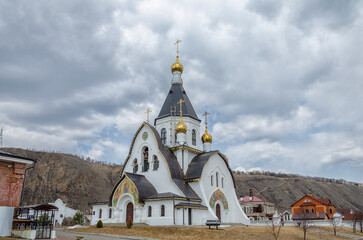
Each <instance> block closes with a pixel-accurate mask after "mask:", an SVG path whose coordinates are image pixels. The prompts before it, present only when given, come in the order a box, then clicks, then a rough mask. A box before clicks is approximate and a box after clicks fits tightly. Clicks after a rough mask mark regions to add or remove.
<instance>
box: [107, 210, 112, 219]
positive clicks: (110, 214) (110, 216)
mask: <svg viewBox="0 0 363 240" xmlns="http://www.w3.org/2000/svg"><path fill="white" fill-rule="evenodd" d="M108 218H112V208H110V210H109V212H108Z"/></svg>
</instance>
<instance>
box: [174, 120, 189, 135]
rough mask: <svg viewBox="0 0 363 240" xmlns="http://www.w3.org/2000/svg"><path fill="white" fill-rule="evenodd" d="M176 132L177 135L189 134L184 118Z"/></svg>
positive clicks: (176, 127)
mask: <svg viewBox="0 0 363 240" xmlns="http://www.w3.org/2000/svg"><path fill="white" fill-rule="evenodd" d="M175 132H176V133H186V132H187V125H185V123H184V122H183V120H182V118H180V121H179V122H178V124H177V125H176V126H175Z"/></svg>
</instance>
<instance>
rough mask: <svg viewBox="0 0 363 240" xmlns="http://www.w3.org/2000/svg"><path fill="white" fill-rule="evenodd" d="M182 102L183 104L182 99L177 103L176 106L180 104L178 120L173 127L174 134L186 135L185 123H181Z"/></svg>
mask: <svg viewBox="0 0 363 240" xmlns="http://www.w3.org/2000/svg"><path fill="white" fill-rule="evenodd" d="M183 102H185V101H184V100H183V99H180V101H179V102H178V104H180V110H179V112H180V120H179V122H178V124H177V125H176V126H175V132H176V133H187V125H185V123H184V122H183V118H182V116H183V105H182V104H183Z"/></svg>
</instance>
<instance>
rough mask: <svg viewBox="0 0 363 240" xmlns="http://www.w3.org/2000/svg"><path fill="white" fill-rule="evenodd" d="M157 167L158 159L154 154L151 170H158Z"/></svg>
mask: <svg viewBox="0 0 363 240" xmlns="http://www.w3.org/2000/svg"><path fill="white" fill-rule="evenodd" d="M158 168H159V160H158V157H157V156H156V155H154V156H153V170H158Z"/></svg>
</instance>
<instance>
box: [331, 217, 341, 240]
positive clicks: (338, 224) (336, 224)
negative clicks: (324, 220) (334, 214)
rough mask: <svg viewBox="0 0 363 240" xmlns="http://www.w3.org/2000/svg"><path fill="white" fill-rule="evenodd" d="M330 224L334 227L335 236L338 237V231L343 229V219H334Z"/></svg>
mask: <svg viewBox="0 0 363 240" xmlns="http://www.w3.org/2000/svg"><path fill="white" fill-rule="evenodd" d="M330 223H331V225H332V226H333V231H334V236H336V235H337V230H338V229H340V228H341V219H337V218H332V219H331V220H330Z"/></svg>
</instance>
